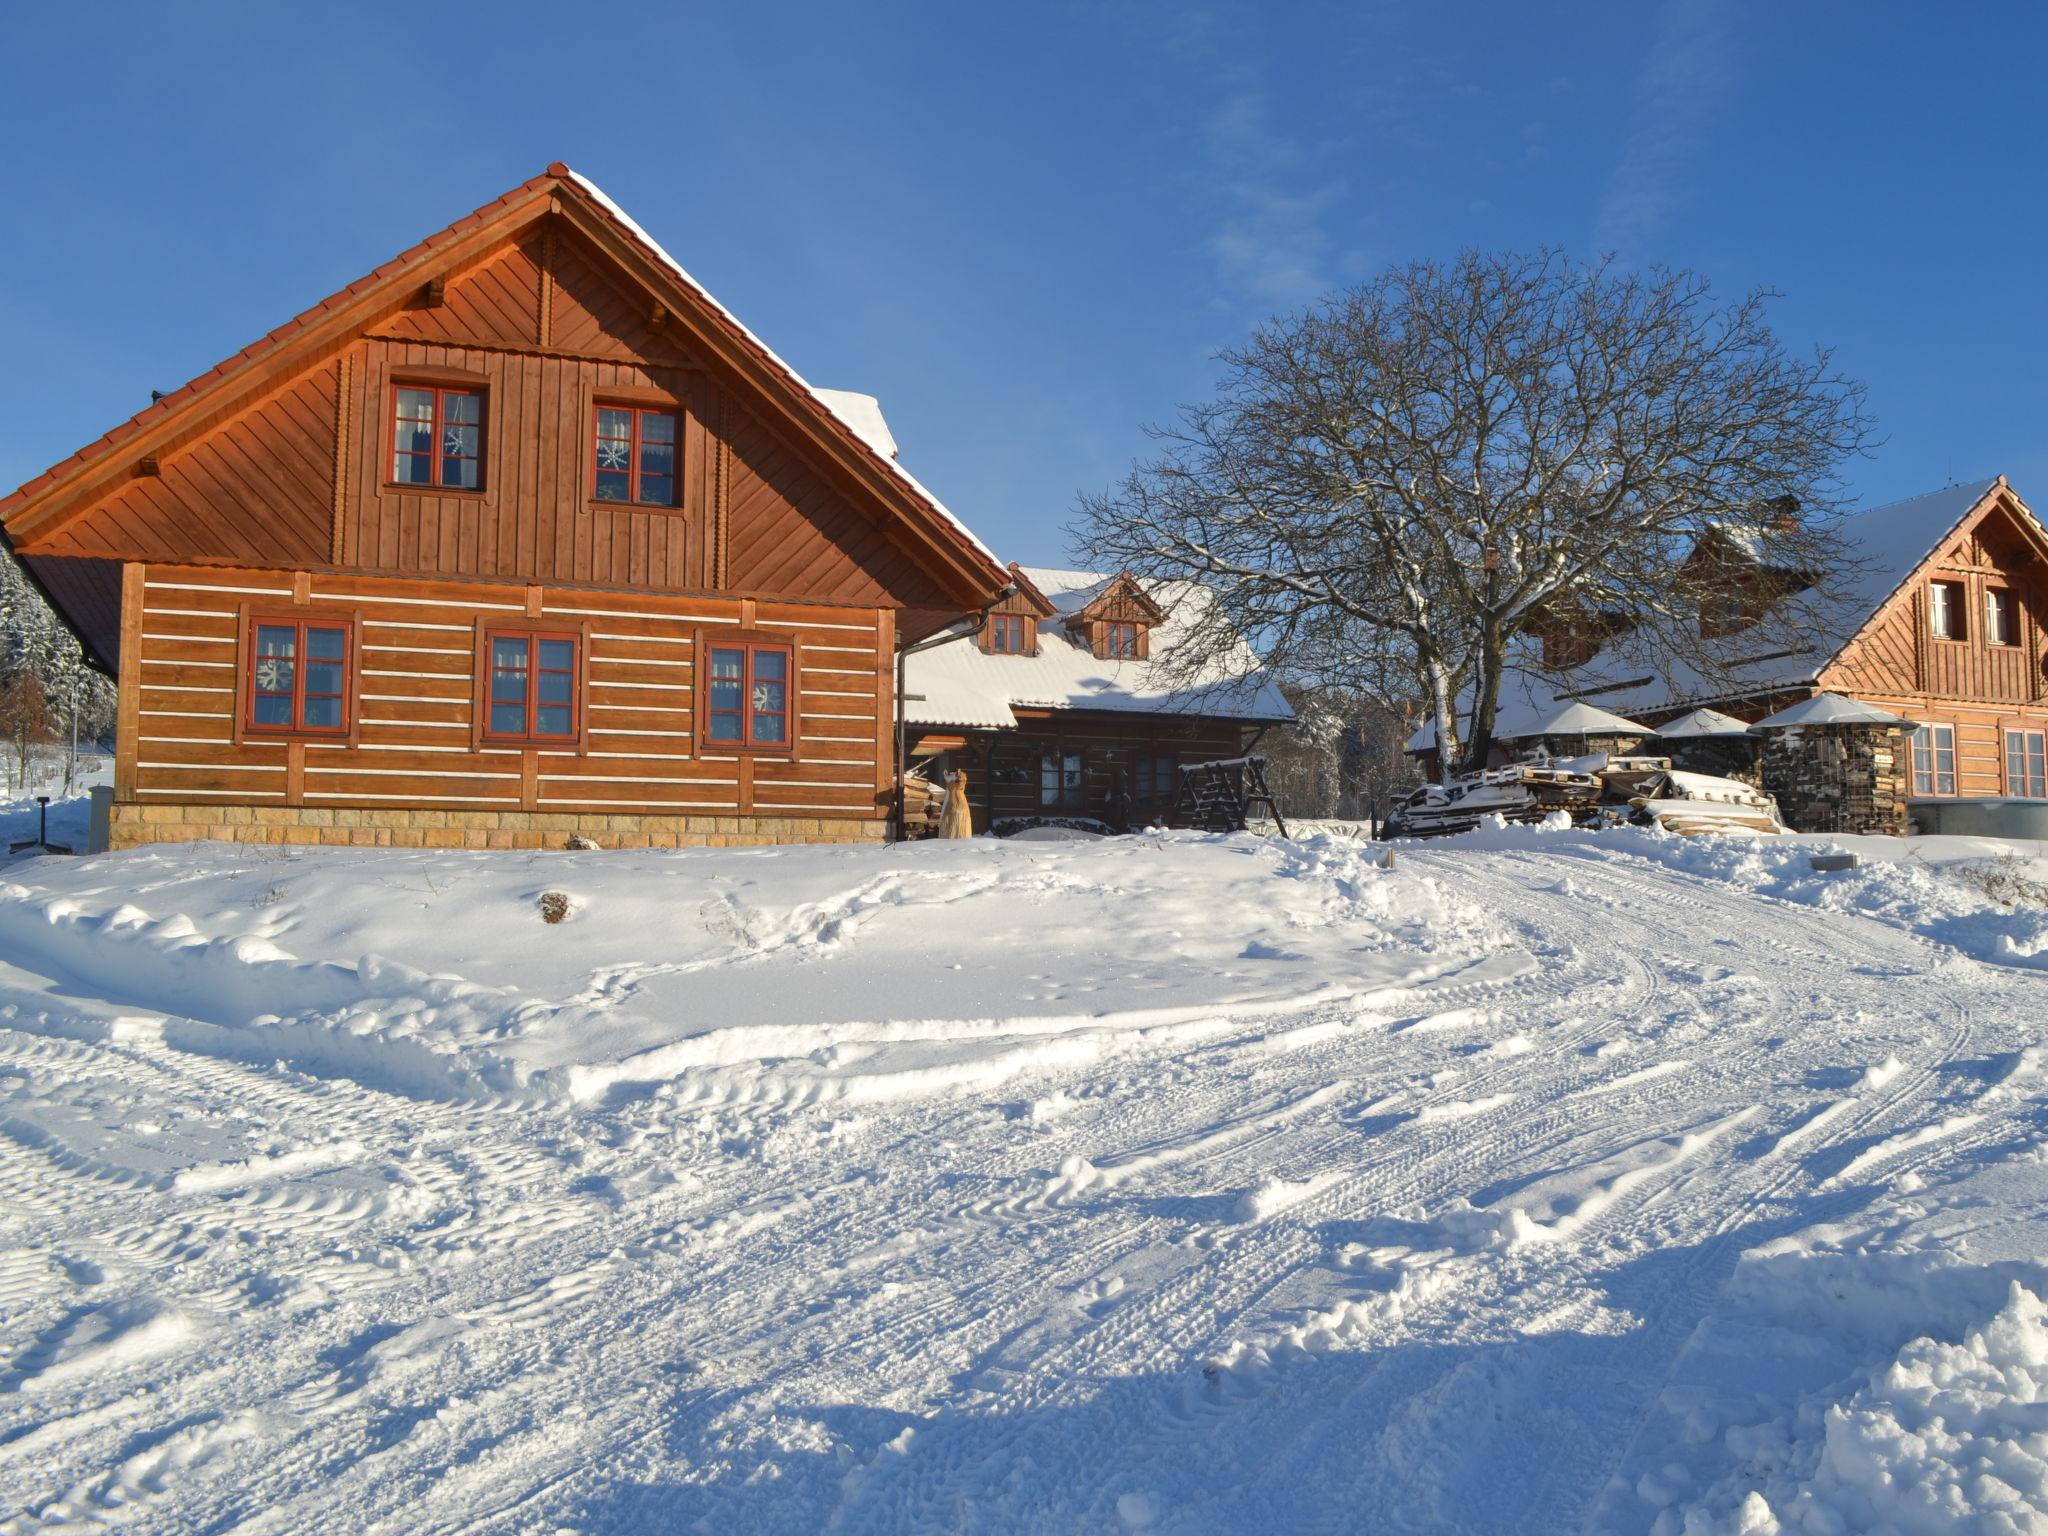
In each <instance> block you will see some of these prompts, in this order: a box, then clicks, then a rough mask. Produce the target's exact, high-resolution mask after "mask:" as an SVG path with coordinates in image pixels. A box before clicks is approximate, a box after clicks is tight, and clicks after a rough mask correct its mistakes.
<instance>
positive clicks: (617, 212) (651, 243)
mask: <svg viewBox="0 0 2048 1536" xmlns="http://www.w3.org/2000/svg"><path fill="white" fill-rule="evenodd" d="M569 177H570V179H571V180H572V181H574V182H575V183H576V185H577V186H579V187H581V188H582V189H583V190H584V191H586V192H588V193H589V194H590V195H591V196H592V197H593V198H595V199H596V200H597V201H598V202H599V203H600V204H602V205H603V206H604V208H605V211H606V212H608V213H610V214H611V216H612V217H613V218H615V219H617V220H618V221H619V223H620V224H622V225H624V226H625V227H626V228H627V229H628V230H630V231H631V232H632V233H633V235H634V236H635V237H636V238H638V239H639V241H640V243H641V244H643V245H645V246H646V247H647V249H648V250H649V251H651V252H652V253H653V254H654V255H655V256H657V257H658V258H660V260H661V262H662V264H663V265H665V266H666V267H667V268H668V269H669V270H670V271H671V272H673V273H674V274H675V275H676V276H677V277H678V278H680V279H681V280H682V281H683V282H685V283H687V284H688V285H689V286H690V287H691V288H693V289H695V290H696V292H697V294H698V296H699V297H700V298H702V299H703V300H704V302H705V303H706V304H709V305H710V306H711V307H712V308H713V309H715V310H717V311H718V312H719V313H720V314H722V315H724V316H725V318H726V319H727V320H729V321H731V322H732V324H733V326H734V327H735V328H736V329H737V330H739V331H740V332H741V334H743V335H744V336H745V337H746V338H747V339H748V340H749V341H751V342H753V344H754V345H755V346H757V347H759V348H760V349H761V351H762V352H763V353H764V354H766V356H767V357H768V360H769V361H770V362H772V363H774V364H775V366H776V367H778V368H780V369H781V370H782V371H783V372H784V373H786V374H788V375H789V376H790V378H791V379H793V380H794V381H795V382H796V385H797V387H798V388H799V389H802V390H803V391H805V392H806V393H807V394H809V395H810V396H811V397H812V398H813V399H815V400H816V401H817V402H818V403H819V404H820V405H822V406H824V407H825V409H826V410H828V411H830V412H831V413H832V415H833V416H834V418H835V419H837V420H838V421H840V422H843V423H844V424H845V425H846V426H847V427H849V428H851V429H852V431H853V433H854V435H855V436H857V437H859V438H860V439H861V441H862V442H864V443H866V444H867V445H868V446H869V447H870V448H872V449H874V451H875V456H876V457H877V458H878V459H880V460H881V461H882V462H883V463H884V464H886V465H888V466H889V468H890V470H891V471H892V472H893V473H894V474H895V475H896V477H897V478H898V479H899V480H901V481H902V482H903V483H904V484H905V485H907V486H909V487H910V489H911V490H912V491H914V492H916V493H917V495H918V496H919V497H920V498H921V499H922V500H924V501H925V502H927V503H929V504H930V506H931V508H932V510H933V511H934V512H937V513H938V514H939V516H941V517H942V518H944V519H945V520H946V521H947V522H949V523H951V524H952V525H953V527H954V528H956V529H957V530H958V531H959V532H960V533H961V534H962V535H963V536H964V537H965V538H966V539H967V541H968V542H969V543H971V544H972V545H973V546H974V547H975V548H976V549H978V550H980V551H981V552H982V553H983V554H984V555H987V556H988V558H989V559H990V560H991V561H994V563H995V564H997V565H1001V564H1002V563H1003V562H1002V561H1000V560H997V559H996V554H995V551H994V550H992V549H990V548H989V547H988V546H987V545H986V544H984V543H982V541H981V539H980V537H979V536H978V535H977V534H976V533H975V531H974V530H973V529H972V528H970V527H968V526H967V524H966V523H964V522H962V521H961V520H960V518H959V517H958V516H956V515H955V514H954V513H953V512H952V511H951V509H949V508H948V507H947V506H946V504H945V503H944V502H942V501H940V500H939V498H938V497H936V496H934V495H933V494H932V493H931V492H930V491H928V490H926V489H925V487H924V486H923V484H921V483H920V482H919V480H918V479H917V477H916V476H915V475H913V474H911V472H910V471H909V470H907V469H905V468H904V467H903V466H902V465H901V464H899V463H897V462H896V459H895V457H894V450H895V444H896V440H895V438H894V437H891V436H889V429H888V427H887V426H886V425H885V424H883V422H882V411H881V407H880V406H879V405H877V404H875V402H874V398H873V397H872V396H868V395H862V396H849V395H848V394H847V393H846V392H845V391H842V390H829V389H819V388H817V387H816V386H815V385H813V384H811V383H810V382H808V381H807V380H806V379H805V378H804V376H803V375H802V374H800V373H798V372H797V371H796V370H795V369H794V368H792V367H790V366H789V364H788V363H787V362H785V361H783V359H782V357H781V356H780V354H778V353H777V352H776V351H775V349H774V348H773V347H771V346H769V345H768V343H766V342H765V341H763V340H762V339H761V338H760V337H758V336H756V335H755V334H754V333H753V332H752V331H751V330H749V329H748V328H747V327H746V325H745V324H744V323H743V322H742V321H741V320H740V317H739V316H738V315H735V314H734V313H733V312H732V311H731V310H729V309H727V308H726V307H725V306H724V305H723V304H721V303H719V302H718V300H717V299H715V298H713V297H712V295H711V290H710V289H708V288H706V287H705V286H704V285H703V284H702V283H700V282H698V281H697V279H696V278H694V277H692V276H690V274H689V272H688V271H686V270H685V269H684V267H683V264H682V263H681V262H679V261H677V260H676V259H675V257H673V256H671V255H669V253H668V252H667V251H665V250H663V249H662V246H661V242H660V241H658V240H656V239H655V238H654V237H653V236H652V235H650V234H648V233H647V231H646V230H644V229H642V228H641V227H640V225H639V224H638V223H637V222H636V221H635V220H634V218H633V216H632V215H631V214H629V213H627V212H626V210H625V209H623V208H621V207H620V206H619V205H618V204H617V203H615V202H614V201H612V199H611V197H610V195H609V194H608V193H606V191H605V190H604V188H602V187H600V186H599V185H598V184H597V183H596V182H594V181H592V180H591V179H590V178H589V177H588V176H585V175H584V174H583V173H582V172H581V171H577V170H571V171H570V172H569ZM835 396H836V397H837V398H838V399H839V400H840V401H845V400H848V399H853V398H858V399H862V400H866V401H867V402H868V404H869V405H870V406H871V407H872V408H873V417H874V420H873V424H874V425H875V426H878V427H880V429H881V433H882V435H883V436H884V437H887V438H888V441H889V447H888V448H886V449H885V448H882V447H880V446H878V445H877V443H876V442H875V440H874V438H873V437H871V436H870V435H869V433H868V431H867V429H866V428H865V427H863V426H862V425H861V423H860V422H859V421H857V420H855V419H853V417H851V416H849V415H848V414H847V411H846V410H845V409H842V407H841V405H839V404H835V403H834V397H835ZM856 414H859V413H858V412H856Z"/></svg>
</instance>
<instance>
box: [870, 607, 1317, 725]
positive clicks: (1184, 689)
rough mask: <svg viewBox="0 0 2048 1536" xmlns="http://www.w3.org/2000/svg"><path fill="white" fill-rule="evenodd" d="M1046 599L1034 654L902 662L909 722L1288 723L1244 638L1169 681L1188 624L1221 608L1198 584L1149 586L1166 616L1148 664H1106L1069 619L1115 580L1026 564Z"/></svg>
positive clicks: (959, 654) (921, 657) (973, 647)
mask: <svg viewBox="0 0 2048 1536" xmlns="http://www.w3.org/2000/svg"><path fill="white" fill-rule="evenodd" d="M1019 570H1020V571H1021V572H1022V574H1023V575H1024V576H1025V577H1026V578H1027V579H1028V580H1029V581H1031V582H1032V583H1033V584H1034V585H1035V586H1037V587H1038V589H1039V590H1040V591H1041V592H1043V593H1044V594H1045V597H1046V600H1047V601H1048V602H1050V603H1051V604H1052V606H1053V617H1051V618H1049V619H1045V620H1043V621H1041V622H1040V624H1039V626H1038V654H1037V655H1036V656H991V655H989V654H987V653H986V652H984V651H983V650H982V649H981V647H980V646H978V645H977V644H975V643H974V642H973V641H972V640H957V641H955V642H953V643H952V644H950V645H942V646H935V647H933V648H932V649H931V650H928V651H917V652H913V653H912V654H911V655H910V657H909V658H908V659H907V660H906V661H905V662H904V692H905V693H906V694H908V695H916V694H922V695H923V696H924V697H922V698H916V697H909V698H906V699H905V701H904V705H903V713H904V718H905V719H907V720H909V721H910V722H912V723H913V724H916V725H953V726H967V727H978V728H985V729H998V730H1001V729H1007V728H1009V727H1011V726H1014V725H1015V724H1016V723H1017V717H1016V715H1015V713H1014V709H1016V708H1024V709H1106V710H1115V711H1119V712H1122V713H1127V714H1162V715H1163V714H1205V715H1222V716H1227V717H1229V718H1232V719H1238V720H1269V721H1274V722H1284V721H1288V720H1292V719H1293V718H1294V708H1293V706H1292V705H1290V704H1289V703H1288V702H1287V699H1286V696H1285V695H1283V694H1282V693H1281V692H1280V689H1279V688H1278V686H1277V685H1275V684H1274V682H1273V681H1272V679H1271V678H1270V677H1268V676H1267V675H1266V674H1265V672H1264V671H1263V669H1262V668H1261V667H1260V665H1259V659H1258V657H1257V655H1256V654H1255V653H1254V652H1253V651H1252V648H1251V647H1250V646H1249V645H1247V644H1245V642H1243V641H1242V640H1240V641H1239V642H1238V643H1237V646H1236V647H1235V649H1234V651H1233V653H1232V654H1231V655H1229V656H1227V657H1224V658H1222V659H1220V660H1219V661H1217V662H1216V663H1214V664H1213V665H1212V666H1210V667H1209V668H1207V669H1205V670H1204V671H1203V672H1202V673H1201V674H1200V675H1199V676H1197V677H1196V678H1195V679H1193V680H1192V681H1190V680H1187V679H1175V678H1172V677H1170V676H1169V675H1168V673H1167V669H1166V667H1165V665H1164V660H1165V658H1167V657H1168V656H1170V655H1171V654H1172V650H1173V645H1174V642H1175V639H1176V637H1177V636H1178V635H1179V634H1180V633H1182V632H1183V631H1184V630H1185V628H1186V627H1187V624H1188V621H1189V619H1190V618H1191V617H1192V616H1193V615H1194V614H1195V613H1197V612H1198V611H1200V609H1201V608H1202V607H1203V606H1204V605H1206V604H1208V603H1210V602H1212V601H1213V599H1212V598H1211V597H1210V595H1209V593H1208V591H1207V589H1205V588H1203V587H1201V586H1200V585H1198V584H1196V583H1193V582H1147V583H1145V584H1144V585H1145V590H1146V592H1147V593H1148V594H1149V595H1150V596H1151V598H1152V600H1153V601H1154V602H1156V603H1158V604H1159V606H1160V607H1161V608H1163V609H1165V610H1166V622H1165V623H1163V624H1160V625H1157V626H1156V627H1155V628H1154V629H1153V631H1152V637H1151V647H1150V649H1151V652H1152V656H1153V658H1154V659H1152V660H1146V661H1138V660H1124V661H1112V660H1104V659H1100V658H1098V657H1097V656H1096V655H1095V654H1094V652H1093V651H1091V650H1090V649H1089V647H1088V645H1087V643H1086V642H1085V641H1084V640H1082V639H1080V638H1079V637H1077V636H1076V635H1074V634H1073V632H1071V631H1070V630H1068V628H1067V627H1066V625H1065V624H1064V623H1063V622H1062V620H1063V619H1065V618H1066V616H1068V615H1070V614H1073V613H1076V612H1078V611H1079V610H1080V609H1082V608H1085V607H1087V606H1088V604H1089V603H1090V602H1091V601H1092V600H1093V599H1094V598H1095V596H1096V594H1097V593H1099V592H1100V591H1101V590H1102V589H1103V587H1105V586H1106V585H1108V584H1109V583H1110V582H1112V581H1114V580H1115V579H1116V578H1115V576H1113V575H1109V576H1105V575H1101V574H1098V573H1095V572H1092V571H1058V570H1043V569H1036V568H1029V567H1019Z"/></svg>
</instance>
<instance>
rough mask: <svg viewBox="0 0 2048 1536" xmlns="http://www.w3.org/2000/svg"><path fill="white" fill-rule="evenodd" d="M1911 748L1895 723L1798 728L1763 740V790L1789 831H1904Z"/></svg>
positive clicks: (1773, 733) (1892, 833) (1772, 734)
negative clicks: (1774, 804)
mask: <svg viewBox="0 0 2048 1536" xmlns="http://www.w3.org/2000/svg"><path fill="white" fill-rule="evenodd" d="M1911 754H1912V745H1911V742H1910V741H1909V739H1908V738H1907V736H1906V735H1905V733H1904V732H1902V731H1901V730H1899V728H1898V727H1897V726H1881V725H1880V726H1873V725H1830V726H1803V727H1799V728H1796V729H1792V730H1785V731H1772V732H1770V733H1769V739H1768V740H1767V741H1766V742H1765V744H1764V784H1763V787H1764V790H1765V792H1766V793H1768V794H1770V795H1773V796H1775V797H1776V799H1777V802H1778V814H1779V815H1781V816H1782V817H1784V819H1785V825H1786V826H1788V827H1790V828H1791V829H1792V830H1793V831H1795V832H1854V833H1866V832H1868V833H1880V834H1884V835H1888V836H1893V837H1898V836H1903V835H1904V834H1905V831H1906V774H1907V771H1908V769H1909V768H1910V767H1911V761H1910V759H1911Z"/></svg>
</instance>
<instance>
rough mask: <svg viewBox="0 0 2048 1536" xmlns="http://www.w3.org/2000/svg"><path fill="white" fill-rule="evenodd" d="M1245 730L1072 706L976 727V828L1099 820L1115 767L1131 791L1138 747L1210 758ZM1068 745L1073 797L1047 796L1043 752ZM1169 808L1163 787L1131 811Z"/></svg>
mask: <svg viewBox="0 0 2048 1536" xmlns="http://www.w3.org/2000/svg"><path fill="white" fill-rule="evenodd" d="M1021 713H1022V712H1021V711H1020V716H1021ZM1246 732H1247V728H1246V727H1244V726H1243V725H1240V724H1239V723H1238V722H1236V721H1231V720H1217V719H1209V718H1201V717H1192V718H1191V717H1178V716H1173V715H1156V714H1155V715H1148V714H1117V713H1111V712H1109V711H1099V712H1097V711H1080V710H1073V711H1056V712H1048V713H1047V714H1046V715H1045V716H1043V717H1041V718H1037V719H1030V718H1020V720H1019V723H1018V727H1017V729H1016V730H1015V731H984V732H977V733H974V735H973V737H972V740H973V741H974V744H975V747H976V753H977V763H978V766H979V767H980V769H981V772H982V774H983V776H984V781H983V782H982V783H981V784H979V785H970V786H969V792H968V795H969V799H970V800H971V801H972V802H973V807H974V829H975V831H977V832H983V831H986V830H988V828H989V826H990V825H991V823H994V822H1002V821H1006V820H1011V819H1018V818H1028V817H1040V816H1080V817H1086V818H1089V819H1093V820H1103V819H1105V817H1106V815H1107V812H1108V809H1109V801H1110V795H1111V793H1112V791H1113V789H1114V787H1115V785H1116V781H1117V776H1118V774H1119V773H1121V774H1122V776H1123V782H1124V787H1125V790H1126V792H1127V793H1129V792H1131V791H1132V789H1133V783H1132V765H1133V763H1134V761H1135V760H1136V758H1137V757H1138V756H1139V755H1140V754H1147V755H1151V756H1155V757H1170V758H1172V759H1173V760H1174V762H1175V763H1176V765H1186V764H1191V763H1205V762H1213V761H1216V760H1218V759H1221V758H1228V757H1235V756H1237V755H1238V753H1239V752H1241V751H1242V750H1243V746H1244V742H1245V738H1246ZM1069 753H1079V754H1080V755H1081V759H1082V788H1081V796H1080V800H1079V803H1078V804H1067V803H1061V804H1056V805H1055V804H1047V803H1046V801H1045V798H1044V793H1043V787H1042V786H1043V782H1044V781H1043V777H1042V775H1043V771H1044V763H1045V759H1046V758H1047V756H1048V755H1050V756H1053V757H1064V756H1065V755H1066V754H1069ZM1171 808H1172V802H1171V796H1170V794H1169V795H1168V796H1167V797H1165V798H1164V799H1163V801H1162V802H1161V803H1159V804H1157V805H1156V806H1151V807H1148V806H1143V805H1134V806H1133V812H1134V814H1144V813H1147V812H1148V811H1149V812H1150V813H1151V814H1154V815H1164V814H1165V812H1166V811H1168V810H1170V809H1171Z"/></svg>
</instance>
